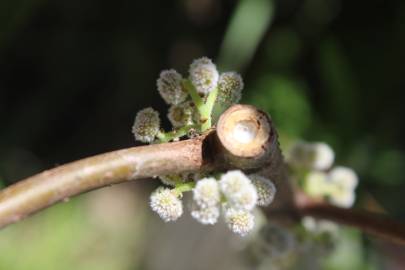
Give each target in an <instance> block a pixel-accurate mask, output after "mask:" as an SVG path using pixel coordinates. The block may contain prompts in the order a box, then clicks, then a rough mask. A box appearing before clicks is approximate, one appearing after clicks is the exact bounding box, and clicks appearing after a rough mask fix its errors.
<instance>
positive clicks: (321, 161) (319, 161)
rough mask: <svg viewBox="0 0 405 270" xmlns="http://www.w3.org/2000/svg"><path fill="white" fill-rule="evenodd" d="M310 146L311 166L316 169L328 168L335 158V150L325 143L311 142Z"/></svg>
mask: <svg viewBox="0 0 405 270" xmlns="http://www.w3.org/2000/svg"><path fill="white" fill-rule="evenodd" d="M311 146H312V149H311V150H312V162H311V163H312V168H314V169H316V170H327V169H329V168H330V167H331V166H332V164H333V161H334V160H335V152H333V150H332V148H331V147H330V146H329V145H328V144H326V143H322V142H320V143H313V144H311Z"/></svg>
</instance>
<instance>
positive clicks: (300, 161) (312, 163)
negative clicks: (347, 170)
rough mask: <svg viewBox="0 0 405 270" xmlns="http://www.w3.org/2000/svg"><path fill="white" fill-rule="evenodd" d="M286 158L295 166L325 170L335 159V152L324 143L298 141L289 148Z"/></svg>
mask: <svg viewBox="0 0 405 270" xmlns="http://www.w3.org/2000/svg"><path fill="white" fill-rule="evenodd" d="M286 160H287V162H288V163H289V164H290V165H291V166H293V167H296V168H307V169H315V170H327V169H329V168H330V167H331V166H332V164H333V161H334V160H335V153H334V152H333V150H332V148H331V147H330V146H329V145H327V144H326V143H322V142H319V143H307V142H303V141H299V142H297V143H295V144H294V145H293V146H292V147H291V148H290V151H288V153H287V158H286Z"/></svg>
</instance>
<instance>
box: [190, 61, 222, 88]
mask: <svg viewBox="0 0 405 270" xmlns="http://www.w3.org/2000/svg"><path fill="white" fill-rule="evenodd" d="M189 73H190V80H191V82H192V83H193V85H194V87H195V88H196V90H197V92H198V93H200V94H204V95H206V94H208V93H209V92H211V91H212V90H213V89H214V88H215V87H216V86H217V83H218V78H219V74H218V71H217V68H216V66H215V64H214V63H212V61H211V59H209V58H207V57H202V58H199V59H196V60H194V61H193V63H191V65H190V70H189Z"/></svg>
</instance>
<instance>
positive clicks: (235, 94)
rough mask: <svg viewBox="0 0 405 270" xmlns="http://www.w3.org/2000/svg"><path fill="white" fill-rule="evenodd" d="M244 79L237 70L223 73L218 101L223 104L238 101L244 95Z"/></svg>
mask: <svg viewBox="0 0 405 270" xmlns="http://www.w3.org/2000/svg"><path fill="white" fill-rule="evenodd" d="M242 89H243V80H242V77H241V76H240V75H239V74H238V73H236V72H225V73H222V74H221V76H220V77H219V81H218V97H217V101H218V102H220V103H223V104H229V105H230V104H233V103H238V102H239V100H240V99H241V97H242Z"/></svg>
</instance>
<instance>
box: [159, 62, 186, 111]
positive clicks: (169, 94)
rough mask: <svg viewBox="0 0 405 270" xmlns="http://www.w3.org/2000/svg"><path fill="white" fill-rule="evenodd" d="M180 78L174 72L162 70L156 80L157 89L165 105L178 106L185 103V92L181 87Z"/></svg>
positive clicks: (172, 70)
mask: <svg viewBox="0 0 405 270" xmlns="http://www.w3.org/2000/svg"><path fill="white" fill-rule="evenodd" d="M182 79H183V78H182V76H181V74H179V73H178V72H177V71H176V70H174V69H170V70H163V71H162V72H161V73H160V76H159V79H158V80H157V88H158V91H159V93H160V95H161V96H162V98H163V99H164V100H165V101H166V103H167V104H173V105H178V104H180V103H181V102H183V101H185V100H186V98H187V92H186V91H185V90H184V89H183V87H182V84H181V82H182Z"/></svg>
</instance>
